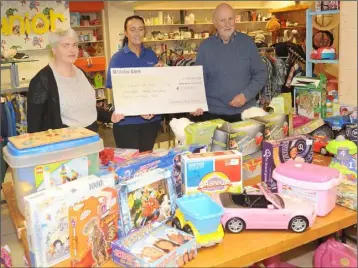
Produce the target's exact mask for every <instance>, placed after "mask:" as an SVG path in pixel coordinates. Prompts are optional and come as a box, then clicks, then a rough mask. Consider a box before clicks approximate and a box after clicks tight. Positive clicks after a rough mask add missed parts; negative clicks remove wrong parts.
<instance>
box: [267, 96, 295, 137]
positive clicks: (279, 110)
mask: <svg viewBox="0 0 358 268" xmlns="http://www.w3.org/2000/svg"><path fill="white" fill-rule="evenodd" d="M268 108H270V109H271V110H272V112H273V113H276V114H285V115H287V116H288V127H289V129H288V132H289V135H292V134H293V127H294V125H293V114H292V112H293V110H292V96H291V93H281V94H280V95H278V96H276V97H273V98H272V100H271V102H270V105H269V106H268Z"/></svg>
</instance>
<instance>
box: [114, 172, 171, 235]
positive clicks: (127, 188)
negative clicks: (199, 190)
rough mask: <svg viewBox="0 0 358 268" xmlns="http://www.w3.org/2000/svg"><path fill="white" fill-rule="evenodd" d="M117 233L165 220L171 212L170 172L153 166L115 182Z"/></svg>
mask: <svg viewBox="0 0 358 268" xmlns="http://www.w3.org/2000/svg"><path fill="white" fill-rule="evenodd" d="M117 189H118V196H119V197H118V198H119V206H120V208H119V209H120V215H121V218H120V221H119V226H118V234H119V237H123V236H125V235H127V234H128V233H130V232H131V231H133V230H134V229H139V228H141V227H143V226H144V225H146V224H149V223H151V222H155V221H159V222H164V223H165V222H167V221H169V220H170V219H171V218H172V217H173V215H174V213H175V199H176V192H175V189H174V185H173V181H172V177H171V172H170V170H165V169H156V170H152V171H150V172H147V173H145V174H143V175H142V176H139V177H136V178H133V179H130V180H127V181H125V182H122V183H120V184H118V185H117Z"/></svg>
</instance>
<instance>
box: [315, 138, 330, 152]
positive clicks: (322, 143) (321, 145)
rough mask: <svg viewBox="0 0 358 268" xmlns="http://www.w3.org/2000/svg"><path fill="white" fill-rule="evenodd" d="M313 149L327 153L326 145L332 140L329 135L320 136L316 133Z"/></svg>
mask: <svg viewBox="0 0 358 268" xmlns="http://www.w3.org/2000/svg"><path fill="white" fill-rule="evenodd" d="M313 139H314V141H313V151H314V152H315V153H320V154H322V155H327V154H328V151H327V149H326V146H327V144H328V142H329V141H330V139H329V138H328V137H325V136H318V135H315V136H313Z"/></svg>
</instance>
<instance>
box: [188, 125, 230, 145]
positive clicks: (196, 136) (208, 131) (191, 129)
mask: <svg viewBox="0 0 358 268" xmlns="http://www.w3.org/2000/svg"><path fill="white" fill-rule="evenodd" d="M224 123H225V121H223V120H221V119H216V120H210V121H205V122H200V123H194V124H190V125H188V126H187V127H186V128H185V138H186V141H185V144H205V145H210V144H211V140H212V137H213V134H214V130H215V129H216V128H217V127H220V126H221V125H222V124H224Z"/></svg>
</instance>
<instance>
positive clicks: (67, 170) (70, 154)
mask: <svg viewBox="0 0 358 268" xmlns="http://www.w3.org/2000/svg"><path fill="white" fill-rule="evenodd" d="M102 150H103V141H102V139H101V138H100V137H99V136H98V134H96V133H94V132H92V131H89V130H87V129H84V128H63V129H56V130H51V131H44V132H38V133H32V134H23V135H20V136H16V137H11V138H10V139H9V142H8V144H7V146H6V147H5V148H4V150H3V151H4V159H5V161H6V162H7V163H8V164H9V166H10V167H12V172H13V178H14V188H15V194H16V198H17V203H18V208H19V210H20V212H21V213H22V214H23V215H24V201H23V197H24V196H26V195H29V194H32V193H35V192H37V191H41V190H44V189H48V188H50V187H52V186H56V185H60V184H63V183H66V182H69V181H73V180H76V179H77V178H80V177H84V176H88V175H93V174H96V173H97V172H98V170H99V152H100V151H102Z"/></svg>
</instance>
